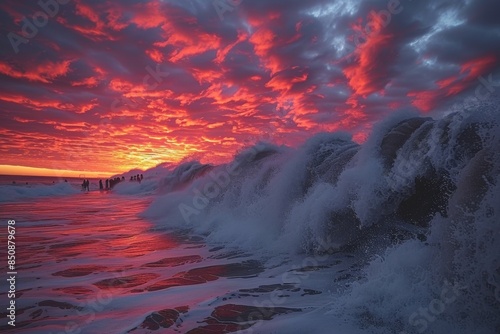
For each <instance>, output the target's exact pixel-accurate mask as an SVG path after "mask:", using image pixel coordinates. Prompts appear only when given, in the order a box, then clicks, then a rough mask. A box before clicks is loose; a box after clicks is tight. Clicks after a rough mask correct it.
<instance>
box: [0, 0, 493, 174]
mask: <svg viewBox="0 0 500 334" xmlns="http://www.w3.org/2000/svg"><path fill="white" fill-rule="evenodd" d="M47 3H51V7H50V6H49V7H47V8H45V7H40V6H41V5H39V4H36V3H35V2H33V3H32V2H29V3H28V2H19V1H14V0H9V1H3V2H2V3H1V4H0V13H1V21H2V22H3V24H2V36H3V37H2V42H1V43H2V45H1V50H2V51H1V56H0V81H1V86H2V90H1V91H0V109H1V116H0V117H1V122H0V144H1V146H0V156H1V159H0V174H18V175H19V174H22V175H25V174H30V175H56V174H57V175H60V174H63V175H72V176H78V175H79V174H82V173H86V174H87V175H89V176H90V175H93V176H102V175H111V174H114V173H120V172H124V171H127V170H130V169H133V168H139V169H142V170H145V169H147V168H151V167H153V166H156V165H158V164H160V163H163V162H169V163H177V162H180V161H183V160H184V159H197V160H200V161H202V162H204V163H221V162H227V161H229V160H231V158H232V157H233V155H234V154H235V153H236V152H238V151H239V150H240V149H242V148H243V147H245V146H249V145H251V144H253V143H256V142H258V141H270V142H273V143H276V144H279V145H281V144H284V145H288V146H292V147H295V146H297V145H299V144H301V143H303V142H304V141H305V140H306V139H307V138H309V137H311V136H312V135H314V134H316V133H319V132H325V131H337V130H340V131H346V132H350V133H351V134H352V135H353V138H354V140H356V141H358V142H362V141H364V140H365V139H366V138H367V136H368V134H369V133H370V131H371V129H372V126H373V124H374V123H375V122H377V121H379V120H380V119H382V118H384V117H385V116H387V115H388V114H390V113H392V112H395V111H397V110H401V109H408V110H413V111H415V112H418V113H422V114H426V115H430V116H433V115H437V114H440V113H443V112H447V111H449V110H450V108H451V107H450V106H451V105H453V103H454V102H455V101H456V100H457V99H458V96H460V94H463V93H466V92H470V91H473V90H474V89H475V88H476V86H477V85H478V84H480V82H481V81H480V78H482V77H487V76H488V75H489V74H490V73H491V72H492V70H494V69H495V68H496V67H497V66H498V61H499V59H500V57H499V51H498V46H497V44H495V43H486V42H482V40H481V39H480V38H479V39H477V40H476V44H475V45H474V47H468V46H467V45H468V40H466V39H467V38H471V40H472V39H473V38H472V37H467V36H471V35H473V34H477V35H478V36H481V35H482V34H483V33H482V32H481V31H482V30H481V29H484V31H485V34H488V31H489V30H488V27H487V25H479V24H477V25H475V23H473V21H474V17H475V16H474V15H476V16H477V15H479V14H481V13H480V12H478V11H479V9H476V8H475V7H474V6H472V5H471V6H472V7H471V9H470V10H468V13H469V15H470V17H471V19H470V20H471V22H472V23H471V24H469V25H468V26H467V28H466V27H465V22H466V21H467V20H466V19H465V18H464V17H462V16H460V15H459V14H457V10H458V9H457V8H455V7H453V6H451V7H450V8H448V9H446V10H444V12H443V13H441V14H440V15H438V14H437V13H435V12H436V10H433V8H432V7H433V5H432V4H429V5H428V6H429V7H426V6H425V5H422V4H417V3H412V2H409V1H406V2H403V1H401V2H399V1H396V2H394V1H393V2H391V3H392V4H391V5H388V3H387V1H385V2H380V4H379V5H377V4H376V3H375V2H369V1H365V2H358V1H349V0H346V1H338V2H335V1H333V2H332V1H328V0H315V1H303V2H296V1H293V5H288V4H285V3H284V2H283V3H280V2H279V1H274V2H273V1H271V2H269V3H268V2H265V1H257V2H255V1H243V2H241V3H240V4H232V5H230V6H231V7H227V6H229V5H227V6H226V7H223V8H225V9H224V10H222V9H221V8H219V7H217V6H215V5H214V4H212V1H185V2H184V1H161V0H148V1H94V0H75V1H56V0H54V1H52V2H51V1H47ZM388 6H389V7H388ZM381 10H386V13H388V14H389V17H387V15H386V16H383V15H381V14H380V11H381ZM40 11H42V14H43V13H46V14H43V15H45V17H47V20H46V22H45V21H43V20H42V19H43V17H42V18H40V17H39V20H42V21H40V22H38V23H37V22H35V21H33V20H34V15H35V14H36V13H37V12H40ZM473 14H474V15H473ZM35 16H36V15H35ZM414 18H415V19H414ZM426 20H427V21H426ZM33 22H35V23H37V24H38V26H37V25H35V23H33ZM337 23H341V24H337ZM469 23H470V22H469ZM430 26H433V27H434V28H433V29H429V28H428V27H430ZM467 29H469V30H470V32H469V30H467ZM35 30H36V31H35ZM444 38H446V40H447V43H448V44H446V47H445V46H441V45H440V43H439V41H440V39H444Z"/></svg>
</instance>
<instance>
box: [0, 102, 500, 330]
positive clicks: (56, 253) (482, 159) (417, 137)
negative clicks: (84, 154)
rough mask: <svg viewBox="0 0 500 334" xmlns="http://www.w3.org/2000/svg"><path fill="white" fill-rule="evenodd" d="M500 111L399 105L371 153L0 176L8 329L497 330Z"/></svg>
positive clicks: (264, 151) (259, 156) (314, 150)
mask: <svg viewBox="0 0 500 334" xmlns="http://www.w3.org/2000/svg"><path fill="white" fill-rule="evenodd" d="M499 121H500V113H499V112H498V108H496V107H495V108H493V109H489V110H475V111H467V112H466V111H464V112H462V113H454V114H450V115H447V116H446V117H443V118H442V119H431V118H423V117H418V116H416V115H413V114H408V113H398V114H395V115H392V116H391V117H389V118H388V119H386V120H384V121H383V122H381V123H380V124H378V125H377V126H376V128H375V129H374V131H373V133H372V134H371V136H370V137H369V139H368V140H367V142H365V143H364V144H362V145H358V144H356V143H354V142H353V141H352V140H351V138H350V136H349V135H347V134H344V133H333V134H331V133H325V134H318V135H316V136H314V137H313V138H311V139H310V140H309V141H308V142H306V143H305V144H304V145H303V146H302V147H300V148H296V149H292V148H288V147H281V146H280V147H278V146H274V145H271V144H267V143H259V144H257V145H255V146H254V147H250V148H248V149H246V150H244V151H242V152H240V153H239V154H238V155H237V156H236V157H235V159H234V161H232V162H231V163H228V164H225V165H219V166H213V165H203V164H201V163H199V162H196V161H191V162H187V163H184V164H181V165H179V166H171V165H168V166H165V165H163V166H158V167H156V168H153V169H151V170H149V171H145V172H144V176H145V179H144V180H143V181H142V182H141V183H138V182H123V183H120V184H118V185H117V186H116V187H115V188H114V189H113V190H112V191H105V192H100V191H98V190H93V191H90V192H88V193H82V192H81V191H80V189H79V185H78V184H76V185H75V184H72V183H71V182H68V183H65V182H61V183H57V182H56V183H55V184H39V185H36V186H35V185H34V186H33V187H32V188H29V187H26V186H25V185H23V186H21V185H15V186H13V185H11V184H4V185H0V200H1V203H0V205H1V214H0V218H1V219H2V221H4V222H5V223H4V226H5V228H3V230H2V231H0V237H1V238H2V240H6V239H7V227H6V224H7V221H8V220H9V219H15V220H16V252H17V253H16V254H17V257H16V259H17V260H16V261H17V263H16V265H17V267H16V269H17V280H16V289H17V290H16V305H17V314H16V329H15V330H12V328H11V327H9V325H8V324H7V320H8V318H7V317H6V316H7V313H5V311H2V312H4V313H2V323H1V324H0V325H1V326H2V327H1V328H2V329H3V330H7V331H11V332H16V333H17V332H19V333H51V332H52V333H190V334H193V333H233V332H238V333H325V334H326V333H348V334H349V333H398V334H403V333H406V334H409V333H446V332H453V333H499V332H500V240H499V238H500V226H499V222H500V213H499V210H500V183H499V181H500V154H499V152H500V151H499V148H500V145H499V143H500V127H499V124H500V122H499ZM21 188H22V189H21ZM13 189H15V191H13ZM20 189H21V190H20ZM16 194H17V195H16ZM2 251H3V252H4V253H5V257H4V258H6V255H7V254H6V250H2ZM4 262H5V263H2V265H5V268H6V265H7V263H6V261H4ZM6 269H7V268H6ZM6 269H3V270H4V272H6V271H7V270H6ZM3 284H4V283H3ZM7 290H8V287H7V286H5V288H3V285H2V291H1V292H0V293H1V294H0V298H1V300H2V303H5V304H2V305H7V294H6V293H5V291H7ZM2 309H5V308H2Z"/></svg>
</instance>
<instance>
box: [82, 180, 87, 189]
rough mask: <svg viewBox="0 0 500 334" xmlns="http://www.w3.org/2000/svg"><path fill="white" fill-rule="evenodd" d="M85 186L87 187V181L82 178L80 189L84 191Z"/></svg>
mask: <svg viewBox="0 0 500 334" xmlns="http://www.w3.org/2000/svg"><path fill="white" fill-rule="evenodd" d="M85 188H87V181H85V180H83V183H82V190H83V191H85Z"/></svg>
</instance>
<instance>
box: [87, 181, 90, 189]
mask: <svg viewBox="0 0 500 334" xmlns="http://www.w3.org/2000/svg"><path fill="white" fill-rule="evenodd" d="M87 191H90V181H89V180H87Z"/></svg>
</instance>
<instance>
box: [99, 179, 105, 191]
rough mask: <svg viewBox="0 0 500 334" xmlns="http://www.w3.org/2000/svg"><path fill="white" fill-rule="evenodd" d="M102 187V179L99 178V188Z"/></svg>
mask: <svg viewBox="0 0 500 334" xmlns="http://www.w3.org/2000/svg"><path fill="white" fill-rule="evenodd" d="M102 188H104V187H103V186H102V180H99V190H102Z"/></svg>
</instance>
